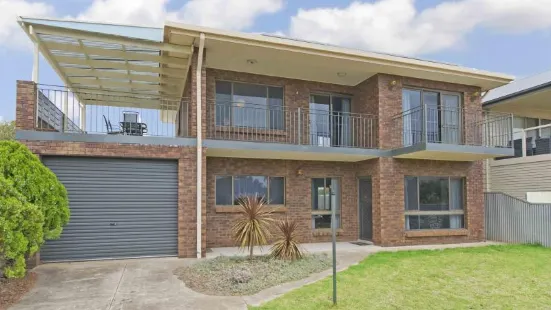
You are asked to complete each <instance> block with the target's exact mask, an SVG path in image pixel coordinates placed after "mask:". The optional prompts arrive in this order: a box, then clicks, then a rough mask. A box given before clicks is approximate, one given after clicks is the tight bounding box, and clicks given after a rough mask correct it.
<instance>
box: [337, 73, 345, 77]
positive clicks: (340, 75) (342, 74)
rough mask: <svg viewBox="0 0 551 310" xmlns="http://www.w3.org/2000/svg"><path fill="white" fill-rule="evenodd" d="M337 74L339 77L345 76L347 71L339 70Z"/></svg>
mask: <svg viewBox="0 0 551 310" xmlns="http://www.w3.org/2000/svg"><path fill="white" fill-rule="evenodd" d="M337 76H338V77H345V76H346V72H337Z"/></svg>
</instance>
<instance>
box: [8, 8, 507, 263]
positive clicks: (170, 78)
mask: <svg viewBox="0 0 551 310" xmlns="http://www.w3.org/2000/svg"><path fill="white" fill-rule="evenodd" d="M19 23H20V24H21V27H22V28H23V29H24V30H25V32H26V33H27V34H28V35H29V38H30V39H31V40H32V41H33V43H34V44H35V64H34V71H33V80H32V81H18V82H17V113H16V126H17V139H18V140H19V141H21V142H23V143H25V144H26V145H27V146H28V147H29V148H30V149H31V150H32V151H33V152H34V153H36V154H37V155H39V156H40V157H41V159H42V161H43V162H44V164H45V165H47V166H48V167H50V169H51V170H52V171H54V173H56V175H57V176H58V177H59V179H60V180H61V181H62V182H63V183H64V185H65V186H66V188H67V190H68V192H69V200H70V208H71V212H72V216H71V221H70V223H69V224H68V226H67V227H66V228H65V229H64V231H63V234H62V236H61V238H60V239H59V240H52V241H49V242H47V243H46V244H45V245H44V247H43V248H42V249H41V254H40V255H41V259H42V261H60V260H83V259H102V258H121V257H143V256H163V255H166V256H170V255H173V256H179V257H197V256H201V255H205V252H206V249H207V248H211V247H224V246H232V245H234V243H233V240H232V238H231V232H230V230H231V226H232V224H233V221H234V219H235V218H236V217H237V216H238V214H236V211H238V208H237V207H236V205H235V200H236V198H237V197H238V196H240V195H251V194H260V195H263V196H264V197H265V198H266V199H267V201H268V207H269V208H270V209H272V210H273V211H274V212H275V214H277V216H278V217H285V216H287V217H291V218H294V219H296V220H297V221H298V223H299V227H300V228H299V239H300V241H302V242H324V241H329V240H330V239H331V236H330V230H331V221H330V219H331V215H330V214H331V210H332V209H333V208H335V210H336V213H337V224H336V225H337V226H338V227H337V229H338V239H339V240H341V241H353V240H354V241H355V240H358V239H361V240H370V241H372V242H373V243H375V244H377V245H382V246H396V245H412V244H430V243H456V242H474V241H481V240H483V239H484V193H483V191H484V186H483V184H484V181H483V180H484V172H483V163H484V160H486V159H491V158H496V157H501V156H513V155H514V148H513V145H512V144H511V140H512V128H511V126H510V125H511V124H512V116H511V114H510V113H502V112H494V111H484V110H483V108H482V103H481V97H482V96H481V94H482V93H483V92H485V91H487V90H490V89H493V88H496V87H499V86H502V85H506V84H507V83H509V82H510V81H511V80H512V78H511V77H509V76H507V75H503V74H498V73H491V72H485V71H481V70H476V69H470V68H465V67H461V66H456V65H451V64H445V63H438V62H433V61H425V60H420V59H414V58H406V57H399V56H393V55H386V54H379V53H372V52H365V51H360V50H354V49H348V48H342V47H337V46H331V45H324V44H318V43H312V42H306V41H300V40H295V39H290V38H285V37H278V36H273V35H262V34H246V33H238V32H229V31H221V30H215V29H208V28H203V27H196V26H189V25H183V24H178V23H171V22H167V23H166V25H165V26H164V27H163V28H144V27H134V26H122V25H111V24H97V23H85V22H75V21H63V20H44V19H33V18H20V20H19ZM39 53H41V54H42V55H43V56H44V58H45V59H46V60H47V62H48V63H49V65H50V66H51V67H52V68H53V69H54V70H55V71H56V72H57V74H58V75H59V78H60V79H61V80H62V81H63V84H64V85H62V86H60V87H54V86H49V85H41V84H39V83H38V82H39V81H38V75H39V72H38V69H39V66H38V59H39ZM46 99H47V100H46ZM488 126H493V128H494V127H495V130H492V131H489V130H485V128H488Z"/></svg>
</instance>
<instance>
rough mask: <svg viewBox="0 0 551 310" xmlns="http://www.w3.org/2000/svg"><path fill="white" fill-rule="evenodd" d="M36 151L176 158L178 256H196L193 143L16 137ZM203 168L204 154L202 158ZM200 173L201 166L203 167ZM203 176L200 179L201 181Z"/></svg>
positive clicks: (204, 220)
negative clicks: (145, 142)
mask: <svg viewBox="0 0 551 310" xmlns="http://www.w3.org/2000/svg"><path fill="white" fill-rule="evenodd" d="M20 142H22V143H24V144H25V145H27V147H29V149H30V150H31V151H32V152H33V153H35V154H37V155H39V156H42V155H54V156H92V157H119V158H151V159H155V158H157V159H174V160H178V232H177V233H178V256H179V257H196V255H197V254H196V253H197V248H196V246H197V242H196V241H197V234H196V232H197V230H196V229H197V227H196V226H197V225H196V223H197V222H196V219H197V216H196V212H197V211H196V205H197V204H196V202H197V195H196V188H197V187H196V180H197V178H196V173H197V171H196V166H197V165H196V158H197V156H196V151H197V149H196V148H195V147H180V146H159V145H139V144H119V143H87V142H59V141H24V140H23V141H20ZM203 163H204V164H203V169H206V158H203ZM203 175H204V170H203ZM205 181H206V180H205V176H204V177H203V182H205ZM205 202H206V190H205V188H204V187H203V210H202V211H203V215H202V223H203V234H202V235H203V242H202V255H203V256H204V255H205V253H206V239H205V234H206V209H205V207H204V206H205Z"/></svg>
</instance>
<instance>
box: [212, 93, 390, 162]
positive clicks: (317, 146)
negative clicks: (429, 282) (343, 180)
mask: <svg viewBox="0 0 551 310" xmlns="http://www.w3.org/2000/svg"><path fill="white" fill-rule="evenodd" d="M207 114H208V122H207V123H208V124H207V141H206V145H205V146H207V155H209V156H218V157H242V158H243V157H245V158H274V159H297V160H338V161H360V160H365V159H370V158H374V157H378V156H381V154H382V151H380V150H379V149H378V135H377V132H378V121H377V117H375V116H371V115H365V114H356V113H349V112H335V111H330V110H329V109H327V110H313V109H307V108H288V107H281V106H269V105H268V106H266V105H258V104H254V103H248V102H220V101H218V102H214V101H210V102H208V108H207Z"/></svg>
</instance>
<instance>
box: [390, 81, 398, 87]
mask: <svg viewBox="0 0 551 310" xmlns="http://www.w3.org/2000/svg"><path fill="white" fill-rule="evenodd" d="M396 84H398V82H396V80H392V81H390V83H388V85H390V86H391V87H393V86H396Z"/></svg>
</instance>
